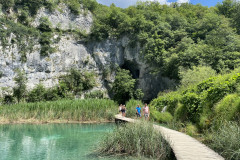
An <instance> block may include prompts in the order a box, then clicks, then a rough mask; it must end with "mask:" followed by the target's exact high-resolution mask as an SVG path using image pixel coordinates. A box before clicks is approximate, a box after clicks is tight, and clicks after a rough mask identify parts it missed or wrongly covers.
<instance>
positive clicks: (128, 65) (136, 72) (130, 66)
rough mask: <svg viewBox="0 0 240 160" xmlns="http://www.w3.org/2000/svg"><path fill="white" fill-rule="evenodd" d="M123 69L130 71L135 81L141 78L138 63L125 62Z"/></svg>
mask: <svg viewBox="0 0 240 160" xmlns="http://www.w3.org/2000/svg"><path fill="white" fill-rule="evenodd" d="M121 68H122V69H127V70H129V71H130V73H131V74H132V77H133V78H134V79H138V78H139V76H140V70H139V67H138V64H137V63H136V62H133V61H129V60H125V61H124V64H123V65H122V66H121Z"/></svg>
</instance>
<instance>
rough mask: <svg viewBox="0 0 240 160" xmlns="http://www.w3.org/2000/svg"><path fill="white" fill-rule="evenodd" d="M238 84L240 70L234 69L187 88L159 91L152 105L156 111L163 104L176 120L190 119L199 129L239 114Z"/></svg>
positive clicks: (186, 120) (234, 117) (215, 124)
mask: <svg viewBox="0 0 240 160" xmlns="http://www.w3.org/2000/svg"><path fill="white" fill-rule="evenodd" d="M239 86H240V73H239V72H238V71H237V70H236V71H233V72H232V73H230V74H225V75H218V76H217V77H212V78H209V79H207V80H205V81H202V82H200V83H198V84H196V85H193V86H190V87H188V88H180V89H179V90H177V91H175V92H170V93H166V94H162V95H160V96H159V97H158V98H157V99H154V100H153V101H152V102H151V105H152V106H153V107H155V109H156V110H158V111H162V109H163V108H164V107H165V106H166V107H167V109H166V111H168V112H170V113H171V114H172V115H174V117H175V119H176V120H180V121H182V122H188V121H190V122H192V123H194V124H196V125H198V126H199V128H200V129H205V128H206V127H207V128H208V127H210V126H211V125H214V126H215V127H218V126H219V124H220V123H219V122H220V121H221V120H222V121H223V120H236V119H237V118H239V117H237V115H238V114H239V113H240V108H239V107H240V105H239V99H238V96H239ZM232 93H234V94H233V95H231V94H232ZM217 124H218V125H217Z"/></svg>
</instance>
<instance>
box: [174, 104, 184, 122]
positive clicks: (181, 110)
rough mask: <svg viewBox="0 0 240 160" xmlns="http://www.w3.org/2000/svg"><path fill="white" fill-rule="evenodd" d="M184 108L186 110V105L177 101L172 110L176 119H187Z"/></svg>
mask: <svg viewBox="0 0 240 160" xmlns="http://www.w3.org/2000/svg"><path fill="white" fill-rule="evenodd" d="M186 110H187V108H186V106H184V105H182V104H180V103H179V104H178V106H177V108H176V110H175V112H174V118H175V119H176V120H180V121H182V122H184V121H186V120H187V112H186Z"/></svg>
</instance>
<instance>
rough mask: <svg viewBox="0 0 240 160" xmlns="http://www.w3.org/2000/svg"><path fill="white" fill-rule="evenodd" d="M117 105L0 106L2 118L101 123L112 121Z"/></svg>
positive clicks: (73, 102) (70, 102)
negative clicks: (102, 121)
mask: <svg viewBox="0 0 240 160" xmlns="http://www.w3.org/2000/svg"><path fill="white" fill-rule="evenodd" d="M116 112H117V104H116V103H115V102H114V101H112V100H109V99H83V100H59V101H51V102H38V103H19V104H14V105H3V106H0V117H1V118H3V119H8V120H10V121H17V120H19V119H36V120H40V121H41V120H69V121H101V120H112V119H113V118H114V114H115V113H116Z"/></svg>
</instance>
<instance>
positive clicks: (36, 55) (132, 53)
mask: <svg viewBox="0 0 240 160" xmlns="http://www.w3.org/2000/svg"><path fill="white" fill-rule="evenodd" d="M61 7H62V9H63V12H60V11H58V10H57V11H55V12H52V13H50V12H48V11H47V10H45V9H41V10H40V11H39V13H38V15H37V17H36V19H35V21H34V23H33V25H35V26H37V25H38V24H39V19H40V17H43V16H47V17H49V20H50V21H51V22H52V24H53V27H56V26H57V25H58V24H59V23H60V24H61V27H63V29H68V27H69V24H74V25H72V26H75V27H77V28H80V29H85V30H86V31H87V32H89V31H90V28H91V25H92V21H93V20H92V16H91V14H90V13H88V14H87V15H85V16H84V15H80V16H77V17H74V16H73V15H72V14H71V13H70V11H69V10H68V9H67V8H66V6H61ZM36 43H37V41H36ZM54 47H55V48H57V50H56V52H55V53H52V54H51V55H49V56H47V57H41V56H40V45H39V44H36V45H35V46H34V47H33V51H32V52H30V53H27V61H26V62H22V61H21V54H20V53H19V48H18V46H17V45H12V46H10V47H8V48H7V49H5V50H3V49H2V48H0V72H1V74H0V75H1V76H0V88H12V87H14V85H15V84H14V80H13V79H14V77H15V74H16V73H15V70H16V69H17V68H21V69H23V70H25V72H26V75H27V78H28V84H27V86H28V88H29V89H32V88H33V87H34V86H36V85H37V84H39V83H40V82H41V83H42V84H43V85H45V86H46V87H52V86H54V85H56V84H57V83H58V77H59V76H61V75H63V74H66V71H67V70H69V69H70V68H79V69H82V70H87V71H94V72H95V73H96V75H97V76H96V77H97V86H96V87H95V88H94V90H96V89H98V90H103V91H104V90H105V91H107V89H108V88H109V86H110V85H109V84H111V83H112V82H113V81H114V77H115V72H114V70H112V69H113V68H114V67H113V66H120V67H121V68H125V69H129V70H130V71H131V73H132V75H133V77H134V78H136V79H138V87H139V88H141V89H142V90H143V92H144V93H145V97H144V99H145V100H150V99H152V98H153V97H155V96H156V95H157V94H158V92H159V91H161V90H164V89H166V88H168V87H169V85H171V83H172V82H171V81H170V80H169V79H167V78H163V77H161V76H160V75H152V74H150V67H149V66H148V65H147V64H146V63H145V62H144V60H143V58H142V57H141V55H140V49H141V48H140V46H139V45H138V44H136V45H135V47H131V45H129V39H128V37H127V36H123V37H122V38H120V39H107V40H105V41H102V42H88V43H87V44H83V43H80V42H79V41H76V40H75V38H74V36H73V35H70V34H69V35H68V34H67V35H63V36H62V37H61V40H60V41H59V42H58V43H56V44H54ZM107 69H110V70H111V72H109V75H108V77H107V78H106V77H103V75H104V72H105V70H107ZM2 92H3V90H2Z"/></svg>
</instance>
